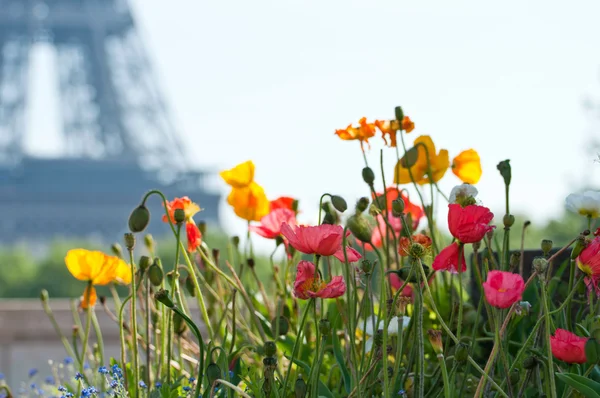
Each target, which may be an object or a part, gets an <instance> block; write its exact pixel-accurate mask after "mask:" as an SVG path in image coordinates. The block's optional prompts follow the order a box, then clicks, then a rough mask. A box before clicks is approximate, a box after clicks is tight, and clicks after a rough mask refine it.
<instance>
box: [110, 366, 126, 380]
mask: <svg viewBox="0 0 600 398" xmlns="http://www.w3.org/2000/svg"><path fill="white" fill-rule="evenodd" d="M111 370H112V374H113V377H118V378H122V377H123V371H122V370H121V368H120V367H119V365H117V364H114V365H113V366H112V368H111Z"/></svg>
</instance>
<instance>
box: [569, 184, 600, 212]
mask: <svg viewBox="0 0 600 398" xmlns="http://www.w3.org/2000/svg"><path fill="white" fill-rule="evenodd" d="M565 204H566V206H567V209H569V210H570V211H572V212H573V213H577V214H581V215H582V216H586V217H591V218H598V217H599V216H600V192H596V191H585V192H584V193H572V194H570V195H569V196H567V198H566V199H565Z"/></svg>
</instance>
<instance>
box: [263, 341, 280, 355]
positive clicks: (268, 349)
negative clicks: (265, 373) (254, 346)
mask: <svg viewBox="0 0 600 398" xmlns="http://www.w3.org/2000/svg"><path fill="white" fill-rule="evenodd" d="M263 348H264V350H265V355H266V356H268V357H274V356H275V354H276V353H277V346H276V345H275V342H273V341H266V342H265V345H264V347H263Z"/></svg>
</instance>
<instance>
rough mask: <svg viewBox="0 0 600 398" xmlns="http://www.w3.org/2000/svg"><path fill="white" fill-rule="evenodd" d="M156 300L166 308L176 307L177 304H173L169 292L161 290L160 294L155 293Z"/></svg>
mask: <svg viewBox="0 0 600 398" xmlns="http://www.w3.org/2000/svg"><path fill="white" fill-rule="evenodd" d="M154 298H155V299H156V300H157V301H158V302H160V303H162V304H164V305H165V306H167V307H168V308H173V307H175V304H173V301H172V300H171V298H170V297H169V291H168V290H165V289H160V290H159V291H158V292H156V293H154Z"/></svg>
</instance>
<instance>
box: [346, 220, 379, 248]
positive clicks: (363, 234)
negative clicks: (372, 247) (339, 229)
mask: <svg viewBox="0 0 600 398" xmlns="http://www.w3.org/2000/svg"><path fill="white" fill-rule="evenodd" d="M346 226H347V227H348V229H349V230H350V232H352V234H353V235H354V237H356V239H358V240H360V241H361V242H364V243H370V242H371V235H372V232H373V231H372V229H371V226H370V225H369V223H368V221H367V219H366V218H365V217H364V216H363V215H362V214H355V215H353V216H352V217H350V218H349V219H348V221H346Z"/></svg>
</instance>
